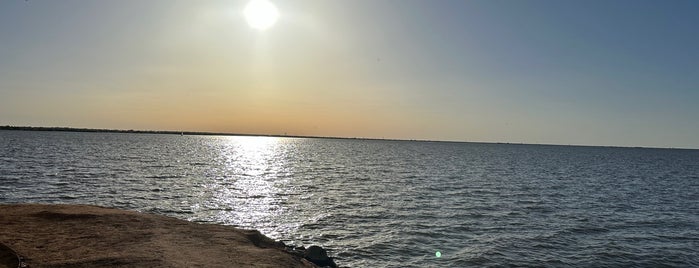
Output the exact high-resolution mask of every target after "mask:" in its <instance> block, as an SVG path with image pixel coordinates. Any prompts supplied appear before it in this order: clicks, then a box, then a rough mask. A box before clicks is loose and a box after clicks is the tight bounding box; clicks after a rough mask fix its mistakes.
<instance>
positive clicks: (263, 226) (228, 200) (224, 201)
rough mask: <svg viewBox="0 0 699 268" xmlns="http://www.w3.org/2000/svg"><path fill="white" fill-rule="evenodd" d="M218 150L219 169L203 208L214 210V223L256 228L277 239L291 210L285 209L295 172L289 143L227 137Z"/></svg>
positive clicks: (217, 165) (214, 172) (279, 139)
mask: <svg viewBox="0 0 699 268" xmlns="http://www.w3.org/2000/svg"><path fill="white" fill-rule="evenodd" d="M225 139H227V140H226V141H225V142H221V141H220V140H219V141H217V142H216V143H215V145H214V146H217V147H218V150H216V151H217V153H218V154H219V155H218V156H217V157H216V159H217V162H216V163H213V164H212V168H215V169H217V170H215V171H213V172H211V174H212V175H214V174H215V176H213V177H212V178H210V181H209V183H208V184H207V185H205V191H206V192H207V194H206V195H207V198H206V200H205V201H204V204H202V205H203V206H204V207H203V208H201V209H205V210H211V211H214V213H212V214H211V220H213V221H215V222H220V223H224V224H229V225H235V226H239V227H243V228H255V229H258V230H260V231H261V232H263V233H265V234H267V235H269V236H272V237H275V236H277V235H278V234H279V233H281V232H286V231H288V230H280V228H295V227H294V226H287V227H284V226H281V227H280V226H271V225H270V223H274V222H280V219H281V218H283V217H284V214H285V213H288V212H287V210H288V208H286V207H284V206H283V203H284V199H285V198H286V196H288V191H290V190H291V189H289V188H288V187H286V186H287V184H288V183H289V180H290V179H291V175H292V173H293V172H292V170H291V167H289V166H288V165H287V157H288V154H289V153H290V152H289V150H288V144H287V140H286V139H284V138H277V137H225Z"/></svg>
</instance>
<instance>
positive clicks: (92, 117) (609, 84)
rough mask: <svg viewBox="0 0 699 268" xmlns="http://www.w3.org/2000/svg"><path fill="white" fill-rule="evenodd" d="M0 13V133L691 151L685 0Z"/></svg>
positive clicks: (22, 4)
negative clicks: (273, 13) (80, 130)
mask: <svg viewBox="0 0 699 268" xmlns="http://www.w3.org/2000/svg"><path fill="white" fill-rule="evenodd" d="M270 1H271V2H273V3H274V4H275V5H276V7H277V9H278V11H279V19H278V21H277V22H276V23H275V24H274V26H273V27H271V28H269V29H267V30H264V31H261V30H259V29H254V28H251V27H250V26H249V25H248V24H247V23H246V21H245V18H244V16H243V9H244V8H245V6H246V4H247V3H248V1H233V0H230V1H173V0H151V1H140V0H120V1H102V0H96V1H81V0H62V1H49V0H45V1H42V0H29V1H24V0H2V1H0V125H18V126H68V127H87V128H109V129H143V130H175V131H180V130H182V131H212V132H231V133H246V134H272V135H275V134H288V135H311V136H336V137H366V138H392V139H427V140H448V141H476V142H513V143H545V144H578V145H612V146H649V147H678V148H699V105H697V103H698V102H699V27H698V25H699V16H696V14H697V11H699V1H689V0H686V1H682V0H673V1H643V0H633V1H625V0H615V1H601V0H589V1H534V0H522V1H515V0H508V1H502V0H483V1H477V0H467V1H446V0H443V1H411V0H400V1H398V0H387V1H382V0H376V1H374V0H352V1H349V0H347V1H340V0H338V1H325V0H317V1H300V0H299V1H275V0H270Z"/></svg>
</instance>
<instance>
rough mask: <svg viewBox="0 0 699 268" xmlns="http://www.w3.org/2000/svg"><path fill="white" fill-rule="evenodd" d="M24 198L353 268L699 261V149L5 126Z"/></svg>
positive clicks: (2, 181)
mask: <svg viewBox="0 0 699 268" xmlns="http://www.w3.org/2000/svg"><path fill="white" fill-rule="evenodd" d="M18 202H42V203H83V204H94V205H101V206H108V207H117V208H124V209H132V210H138V211H144V212H151V213H160V214H165V215H169V216H174V217H177V218H182V219H186V220H190V221H198V222H211V223H220V224H226V225H234V226H239V227H243V228H251V229H258V230H260V231H261V232H262V233H264V234H266V235H268V236H270V237H272V238H275V239H278V240H281V241H284V242H285V243H287V244H292V245H305V246H309V245H312V244H317V245H322V246H324V247H326V248H328V249H329V251H330V253H331V255H333V256H335V257H336V261H337V262H338V264H340V265H342V266H350V267H487V266H538V267H541V266H546V267H570V266H577V267H609V266H617V267H619V266H624V267H631V266H636V267H662V266H667V267H688V266H694V267H697V266H699V256H698V254H699V253H697V249H699V150H670V149H641V148H602V147H574V146H545V145H508V144H478V143H446V142H412V141H376V140H342V139H305V138H274V137H235V136H178V135H156V134H118V133H70V132H32V131H0V203H18ZM0 228H1V227H0ZM438 251H439V252H440V253H441V256H440V257H437V254H436V252H438Z"/></svg>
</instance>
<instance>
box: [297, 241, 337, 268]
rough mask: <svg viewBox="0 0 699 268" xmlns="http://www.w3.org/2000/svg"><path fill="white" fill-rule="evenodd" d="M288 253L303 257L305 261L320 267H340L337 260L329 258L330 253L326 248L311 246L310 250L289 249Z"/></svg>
mask: <svg viewBox="0 0 699 268" xmlns="http://www.w3.org/2000/svg"><path fill="white" fill-rule="evenodd" d="M287 251H288V252H289V253H291V254H294V255H297V256H300V257H303V258H304V259H306V260H308V261H310V262H312V263H313V264H315V265H318V266H320V267H330V268H338V267H339V266H337V264H336V263H335V260H334V259H333V258H332V257H328V252H327V251H326V250H325V249H324V248H322V247H319V246H310V247H308V248H304V247H288V248H287Z"/></svg>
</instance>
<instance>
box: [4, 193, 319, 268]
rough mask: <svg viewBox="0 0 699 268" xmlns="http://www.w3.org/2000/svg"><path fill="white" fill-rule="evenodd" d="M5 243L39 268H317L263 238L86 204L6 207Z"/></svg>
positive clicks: (233, 230)
mask: <svg viewBox="0 0 699 268" xmlns="http://www.w3.org/2000/svg"><path fill="white" fill-rule="evenodd" d="M0 244H4V245H6V247H7V248H8V249H11V251H12V252H16V254H18V255H19V256H21V257H22V258H23V261H24V262H25V263H26V265H27V266H28V267H32V268H42V267H289V268H292V267H293V268H296V267H307V268H310V267H316V265H314V264H312V263H310V262H309V261H307V260H306V259H304V258H303V256H300V255H299V254H293V253H292V252H288V251H286V250H285V248H286V247H285V245H284V244H283V243H281V242H277V241H274V240H272V239H270V238H268V237H266V236H264V235H262V234H260V233H259V232H258V231H254V230H241V229H237V228H234V227H231V226H223V225H215V224H200V223H193V222H188V221H184V220H179V219H175V218H171V217H166V216H162V215H153V214H145V213H139V212H135V211H125V210H119V209H111V208H104V207H96V206H87V205H46V204H12V205H0ZM4 252H8V250H4ZM12 254H14V253H12ZM5 258H6V259H7V260H8V261H7V263H10V262H11V264H10V265H13V264H15V263H16V262H14V260H15V259H13V258H12V256H11V255H7V256H5ZM2 265H4V264H2Z"/></svg>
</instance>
